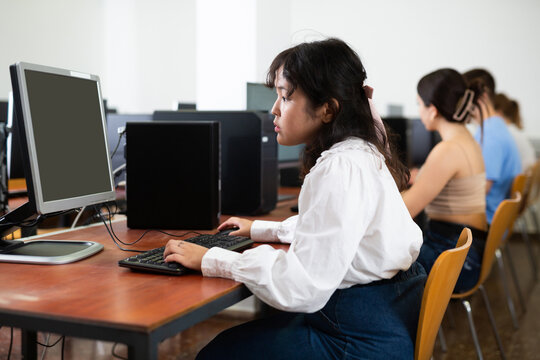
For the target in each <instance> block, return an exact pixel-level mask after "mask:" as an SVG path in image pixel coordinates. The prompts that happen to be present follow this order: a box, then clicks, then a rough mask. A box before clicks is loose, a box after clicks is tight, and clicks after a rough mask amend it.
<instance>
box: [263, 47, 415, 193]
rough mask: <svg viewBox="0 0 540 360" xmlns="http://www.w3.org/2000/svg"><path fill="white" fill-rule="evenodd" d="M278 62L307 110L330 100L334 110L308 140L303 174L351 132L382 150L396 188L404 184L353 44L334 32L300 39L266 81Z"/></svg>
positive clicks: (405, 178) (269, 82)
mask: <svg viewBox="0 0 540 360" xmlns="http://www.w3.org/2000/svg"><path fill="white" fill-rule="evenodd" d="M281 67H283V77H284V78H285V79H286V80H287V81H288V83H289V84H290V86H291V88H290V90H289V95H291V94H292V93H293V92H294V91H295V90H296V89H298V88H300V89H302V91H303V92H304V93H305V94H306V97H307V99H308V103H309V106H310V109H307V110H308V111H313V110H314V109H317V108H319V107H320V106H322V105H324V104H328V106H329V107H330V109H331V111H332V113H333V114H334V116H333V119H332V121H330V122H329V123H323V125H322V127H321V129H320V131H319V133H318V134H317V136H316V138H315V140H314V141H313V142H312V143H310V144H306V147H305V148H304V153H303V156H302V174H301V176H302V177H303V176H305V175H306V174H307V173H309V171H310V169H311V168H312V167H313V166H314V165H315V162H316V161H317V158H318V157H319V156H320V155H321V153H322V152H323V151H325V150H327V149H329V148H330V147H331V146H332V145H334V144H336V143H338V142H340V141H343V140H345V139H346V138H348V137H350V136H354V137H359V138H361V139H364V140H366V141H368V142H369V143H371V144H373V145H374V146H375V147H376V148H377V149H378V150H379V152H380V153H381V154H383V155H384V157H385V160H386V165H387V166H388V169H389V170H390V172H391V174H392V176H393V177H394V180H395V181H396V184H397V185H398V188H399V189H400V190H402V189H404V188H405V186H406V184H407V182H408V180H409V176H410V175H409V171H408V169H407V168H406V167H405V166H404V165H403V164H402V163H401V162H400V161H399V159H398V156H397V155H394V154H393V153H392V152H391V151H388V150H387V149H388V148H389V147H390V144H389V141H388V138H387V136H386V135H385V132H384V128H383V125H382V124H381V125H379V124H378V123H376V122H375V120H374V119H373V116H372V114H371V110H370V107H369V102H368V98H367V95H366V93H365V91H364V80H365V79H366V71H365V69H364V66H363V65H362V62H361V61H360V58H359V57H358V55H357V54H356V52H355V51H354V50H352V49H351V48H350V47H349V46H348V45H347V44H346V43H345V42H343V41H342V40H339V39H335V38H330V39H327V40H322V41H315V42H309V43H302V44H300V45H297V46H294V47H292V48H289V49H287V50H284V51H283V52H281V53H280V54H279V55H278V56H277V57H276V58H275V59H274V61H273V62H272V64H271V65H270V68H269V70H268V74H267V77H266V85H267V86H268V87H271V88H273V87H274V85H275V81H276V76H277V72H278V70H279V69H280V68H281ZM334 99H335V100H336V101H337V104H335V102H334V101H333V100H334ZM390 148H391V149H392V150H393V149H394V148H393V147H390Z"/></svg>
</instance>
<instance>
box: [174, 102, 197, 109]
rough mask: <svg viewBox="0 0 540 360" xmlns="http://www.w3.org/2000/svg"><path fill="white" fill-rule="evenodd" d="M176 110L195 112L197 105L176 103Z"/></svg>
mask: <svg viewBox="0 0 540 360" xmlns="http://www.w3.org/2000/svg"><path fill="white" fill-rule="evenodd" d="M176 109H177V110H197V104H196V103H185V102H178V103H177V104H176Z"/></svg>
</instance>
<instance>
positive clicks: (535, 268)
mask: <svg viewBox="0 0 540 360" xmlns="http://www.w3.org/2000/svg"><path fill="white" fill-rule="evenodd" d="M532 212H533V214H532V215H533V216H532V218H533V219H534V220H533V221H534V223H535V227H536V229H537V230H538V219H537V218H536V211H534V210H533V211H532ZM521 238H522V239H523V242H524V243H525V246H526V247H527V253H528V254H529V261H530V262H531V266H532V270H533V277H534V281H537V280H538V266H537V264H536V259H535V256H534V248H533V247H532V244H531V241H530V240H529V233H528V232H527V224H526V223H525V222H524V221H522V222H521Z"/></svg>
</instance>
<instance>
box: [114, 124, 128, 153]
mask: <svg viewBox="0 0 540 360" xmlns="http://www.w3.org/2000/svg"><path fill="white" fill-rule="evenodd" d="M125 133H126V129H125V128H124V129H123V130H122V131H118V134H119V136H118V142H117V143H116V146H115V147H114V150H113V152H112V155H111V159H112V158H113V157H114V155H115V154H116V152H117V151H118V148H119V147H120V143H121V142H122V137H123V136H124V134H125Z"/></svg>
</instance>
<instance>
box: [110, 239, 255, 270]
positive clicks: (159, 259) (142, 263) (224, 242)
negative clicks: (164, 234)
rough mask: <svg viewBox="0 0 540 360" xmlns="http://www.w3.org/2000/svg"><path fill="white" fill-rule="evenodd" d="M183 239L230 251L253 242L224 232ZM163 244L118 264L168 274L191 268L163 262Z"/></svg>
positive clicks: (240, 248) (237, 249)
mask: <svg viewBox="0 0 540 360" xmlns="http://www.w3.org/2000/svg"><path fill="white" fill-rule="evenodd" d="M183 241H186V242H191V243H194V244H197V245H201V246H204V247H207V248H211V247H215V246H217V247H220V248H224V249H227V250H232V251H243V250H245V249H248V248H250V247H251V245H252V244H253V240H251V239H250V238H248V237H245V236H231V235H227V234H224V233H217V234H204V235H198V236H195V237H192V238H189V239H185V240H183ZM164 250H165V246H163V247H160V248H156V249H152V250H148V251H146V252H143V253H140V254H137V255H133V256H130V257H128V258H126V259H124V260H120V261H119V262H118V265H120V266H123V267H128V268H130V269H132V270H139V271H150V272H157V273H164V274H169V275H183V274H186V273H189V272H193V271H192V270H190V269H188V268H186V267H185V266H183V265H180V264H178V263H176V262H169V263H167V262H165V261H164V260H163V251H164Z"/></svg>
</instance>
